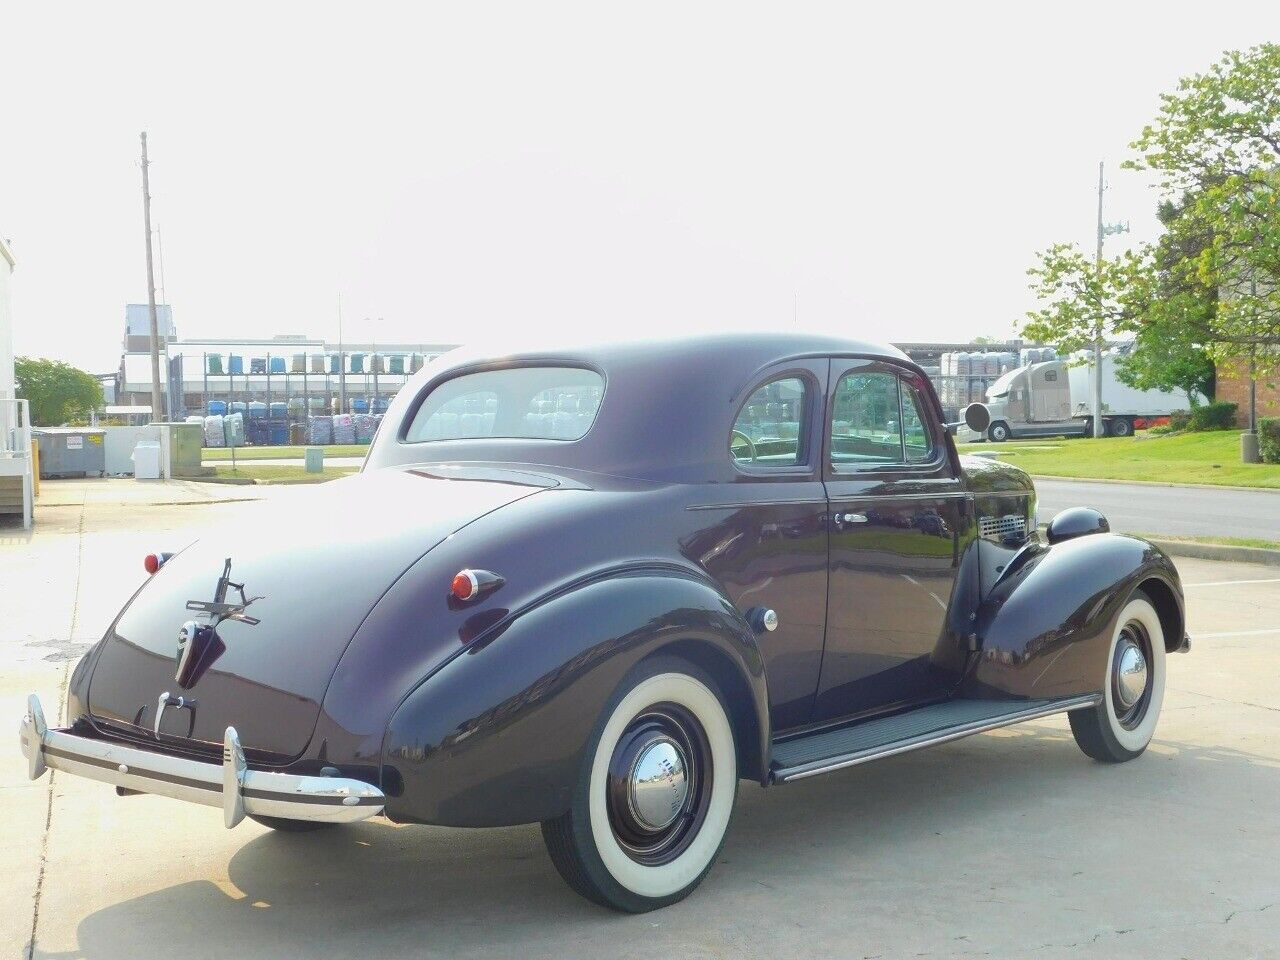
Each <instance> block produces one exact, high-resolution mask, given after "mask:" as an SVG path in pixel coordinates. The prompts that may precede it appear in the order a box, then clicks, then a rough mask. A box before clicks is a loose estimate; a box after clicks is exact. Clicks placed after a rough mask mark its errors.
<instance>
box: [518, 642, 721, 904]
mask: <svg viewBox="0 0 1280 960" xmlns="http://www.w3.org/2000/svg"><path fill="white" fill-rule="evenodd" d="M598 729H599V732H598V733H597V735H596V738H595V740H594V742H593V744H592V746H591V749H590V750H589V751H588V752H587V757H586V760H585V761H584V764H583V767H582V770H581V773H580V774H579V777H578V781H577V783H576V784H575V786H574V789H573V794H572V797H571V801H570V806H569V810H568V811H567V812H566V813H564V814H563V815H561V816H559V817H557V818H555V819H554V820H547V821H544V822H543V824H542V837H543V840H544V841H545V842H546V845H547V852H548V853H549V854H550V855H551V860H552V862H553V863H554V864H555V866H556V869H557V870H558V871H559V872H560V876H561V877H563V878H564V880H565V882H566V883H568V884H569V886H570V887H572V888H573V889H574V891H576V892H577V893H579V894H581V895H582V896H584V897H586V898H587V899H588V900H591V901H593V902H595V903H598V904H600V905H602V906H606V907H612V908H613V909H615V910H622V911H626V912H628V913H643V912H645V911H647V910H655V909H657V908H659V907H665V906H667V905H668V904H672V903H675V902H676V901H678V900H682V899H684V898H685V897H687V896H688V895H689V894H690V893H691V892H692V891H693V889H694V888H695V887H697V886H698V884H699V883H701V882H702V878H703V877H705V876H706V874H707V872H708V871H709V870H710V869H711V866H712V864H713V863H714V862H715V858H716V855H717V854H718V853H719V852H720V847H721V845H722V844H723V843H724V837H725V831H726V830H727V829H728V826H729V817H730V815H731V814H732V813H733V803H734V799H735V798H736V796H737V790H738V761H737V753H736V750H735V747H734V739H733V729H732V727H731V726H730V723H729V717H728V714H727V712H726V710H725V708H724V704H723V702H722V701H721V699H720V696H719V694H718V692H717V691H716V686H715V683H714V681H712V680H711V678H710V677H708V676H707V675H706V674H704V673H703V672H702V671H701V670H699V669H698V668H697V667H695V666H694V665H693V664H690V663H687V662H686V661H683V660H679V659H676V658H672V657H660V658H656V659H654V660H652V661H649V662H647V663H644V664H641V665H640V667H638V668H637V669H636V670H635V671H633V673H632V674H631V676H629V677H628V678H627V680H625V681H623V683H622V685H621V687H620V688H619V691H618V693H617V694H615V696H614V704H613V706H612V707H611V708H610V709H609V710H608V711H607V712H606V714H605V716H604V717H602V723H601V725H600V726H599V728H598Z"/></svg>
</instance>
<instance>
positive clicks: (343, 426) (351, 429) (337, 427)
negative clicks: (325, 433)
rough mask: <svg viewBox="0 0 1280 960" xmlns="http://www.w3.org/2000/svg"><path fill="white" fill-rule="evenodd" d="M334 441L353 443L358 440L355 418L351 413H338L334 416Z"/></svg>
mask: <svg viewBox="0 0 1280 960" xmlns="http://www.w3.org/2000/svg"><path fill="white" fill-rule="evenodd" d="M333 442H334V443H345V444H352V443H355V442H356V425H355V419H354V418H353V417H352V416H351V414H349V413H337V414H334V417H333Z"/></svg>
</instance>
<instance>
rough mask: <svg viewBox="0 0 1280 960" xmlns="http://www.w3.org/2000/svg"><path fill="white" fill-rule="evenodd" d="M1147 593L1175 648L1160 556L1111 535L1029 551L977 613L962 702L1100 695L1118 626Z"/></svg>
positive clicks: (1174, 591) (1177, 619) (1174, 605)
mask: <svg viewBox="0 0 1280 960" xmlns="http://www.w3.org/2000/svg"><path fill="white" fill-rule="evenodd" d="M1144 585H1145V586H1146V587H1147V589H1148V590H1149V591H1150V592H1151V593H1152V594H1153V599H1154V600H1155V602H1156V606H1157V609H1158V611H1159V613H1160V616H1161V621H1162V623H1163V624H1164V627H1165V634H1166V636H1165V643H1166V646H1167V648H1168V649H1170V650H1172V649H1176V648H1177V647H1178V646H1179V645H1180V644H1181V643H1182V624H1183V622H1184V619H1183V605H1182V587H1181V583H1180V581H1179V579H1178V572H1177V570H1175V569H1174V566H1173V564H1172V562H1170V560H1169V558H1168V557H1167V556H1165V554H1164V553H1163V552H1162V551H1161V550H1160V549H1159V548H1158V547H1155V546H1153V545H1152V544H1150V543H1147V542H1146V541H1144V540H1139V539H1137V538H1135V537H1126V536H1120V535H1117V534H1110V533H1106V534H1095V535H1093V536H1088V537H1080V538H1079V539H1074V540H1067V541H1064V542H1061V543H1057V544H1054V545H1052V546H1044V545H1031V546H1028V547H1027V548H1025V552H1024V553H1023V554H1022V555H1020V556H1018V557H1016V558H1015V559H1014V560H1013V561H1012V562H1011V563H1010V564H1009V567H1008V569H1007V570H1006V571H1005V573H1004V575H1003V576H1002V577H1001V579H1000V580H999V581H997V582H996V584H995V585H994V586H993V587H992V589H991V592H990V593H989V594H988V596H987V597H986V598H985V599H984V600H983V602H982V604H981V605H980V606H979V607H978V614H977V619H976V624H975V625H976V631H975V632H976V633H977V635H978V637H979V652H978V655H977V657H976V662H975V664H974V665H973V666H972V668H971V670H970V673H969V675H968V676H967V677H966V679H965V681H964V683H963V684H962V685H961V688H960V695H961V696H968V697H995V698H999V697H1014V698H1024V697H1029V698H1041V697H1067V696H1077V695H1083V694H1090V693H1098V692H1100V691H1101V690H1102V685H1103V683H1104V682H1105V678H1106V671H1107V663H1106V657H1107V653H1108V650H1109V648H1110V643H1111V634H1112V631H1113V629H1114V626H1115V622H1116V619H1117V617H1118V616H1119V614H1120V610H1121V608H1122V607H1123V606H1124V604H1125V603H1126V602H1127V600H1128V599H1129V596H1130V594H1132V593H1133V591H1134V590H1135V589H1137V588H1138V587H1141V586H1144Z"/></svg>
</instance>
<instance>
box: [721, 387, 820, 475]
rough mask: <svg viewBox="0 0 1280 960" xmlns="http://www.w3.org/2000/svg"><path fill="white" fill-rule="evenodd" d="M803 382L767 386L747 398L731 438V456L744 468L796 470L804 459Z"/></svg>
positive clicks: (735, 422)
mask: <svg viewBox="0 0 1280 960" xmlns="http://www.w3.org/2000/svg"><path fill="white" fill-rule="evenodd" d="M804 393H805V385H804V381H803V380H801V379H800V378H799V377H787V378H786V379H783V380H775V381H773V382H772V383H767V384H765V385H764V386H763V387H761V388H760V389H759V390H757V391H756V392H755V393H753V394H751V396H750V397H749V398H748V399H747V402H746V403H745V404H744V405H743V407H742V410H741V412H740V413H739V414H738V419H737V420H735V421H734V424H733V432H732V433H730V435H729V454H730V455H731V456H732V457H733V460H734V462H735V463H738V464H741V465H743V466H760V467H793V466H796V465H797V464H799V463H802V462H803V458H804V445H803V444H804V436H803V434H804V409H805V402H804Z"/></svg>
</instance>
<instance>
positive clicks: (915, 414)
mask: <svg viewBox="0 0 1280 960" xmlns="http://www.w3.org/2000/svg"><path fill="white" fill-rule="evenodd" d="M901 391H902V438H903V445H904V446H905V448H906V451H907V463H928V462H929V461H930V460H932V459H933V457H934V453H935V452H936V451H935V447H934V441H933V433H932V431H931V430H930V429H929V427H928V423H929V414H928V412H927V411H928V409H929V408H928V406H927V405H926V404H925V402H924V397H922V396H920V391H919V390H917V389H916V388H915V387H913V386H911V384H909V383H903V384H902V386H901Z"/></svg>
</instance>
